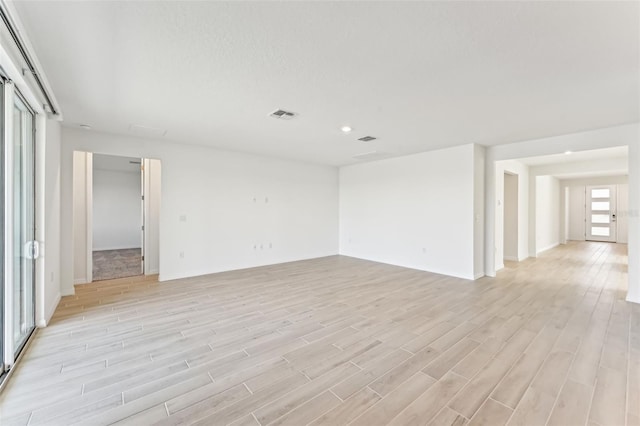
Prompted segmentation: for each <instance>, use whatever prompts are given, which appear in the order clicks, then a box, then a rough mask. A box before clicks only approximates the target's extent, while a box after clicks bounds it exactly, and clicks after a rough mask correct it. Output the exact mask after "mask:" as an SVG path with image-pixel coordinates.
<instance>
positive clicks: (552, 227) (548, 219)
mask: <svg viewBox="0 0 640 426" xmlns="http://www.w3.org/2000/svg"><path fill="white" fill-rule="evenodd" d="M558 244H560V181H559V180H558V179H557V178H555V177H553V176H537V177H536V254H537V253H541V252H543V251H545V250H549V249H551V248H553V247H556V246H557V245H558Z"/></svg>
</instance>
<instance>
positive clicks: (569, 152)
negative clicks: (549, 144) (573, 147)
mask: <svg viewBox="0 0 640 426" xmlns="http://www.w3.org/2000/svg"><path fill="white" fill-rule="evenodd" d="M570 154H572V152H571V151H565V152H564V155H570Z"/></svg>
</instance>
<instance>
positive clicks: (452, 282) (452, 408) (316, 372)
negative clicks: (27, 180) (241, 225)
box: [0, 243, 640, 426]
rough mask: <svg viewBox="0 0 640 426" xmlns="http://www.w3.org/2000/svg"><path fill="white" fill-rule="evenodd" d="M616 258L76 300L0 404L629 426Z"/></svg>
mask: <svg viewBox="0 0 640 426" xmlns="http://www.w3.org/2000/svg"><path fill="white" fill-rule="evenodd" d="M626 260H627V257H626V246H623V245H615V244H607V243H573V244H569V245H567V246H561V247H560V248H557V249H554V250H552V251H549V252H547V253H546V254H544V255H543V256H541V257H540V258H538V259H530V260H527V261H525V262H522V263H520V264H515V263H509V264H508V265H507V267H506V268H505V270H503V271H501V272H500V273H499V274H498V277H497V278H496V279H490V278H483V279H481V280H478V281H475V282H471V281H465V280H461V279H456V278H450V277H444V276H440V275H435V274H430V273H425V272H419V271H415V270H410V269H404V268H399V267H394V266H389V265H383V264H377V263H373V262H367V261H362V260H356V259H352V258H346V257H338V256H335V257H329V258H323V259H316V260H310V261H302V262H295V263H289V264H284V265H276V266H269V267H263V268H255V269H251V270H244V271H236V272H229V273H222V274H216V275H209V276H204V277H198V278H193V279H184V280H178V281H173V282H166V283H157V282H155V281H153V280H148V281H143V280H140V281H132V280H117V281H107V282H101V283H99V284H91V285H82V286H77V287H76V292H77V296H74V297H66V298H64V299H63V300H62V303H61V304H60V307H59V308H58V310H57V311H56V313H55V317H54V320H53V322H52V324H51V326H50V327H47V328H46V329H43V330H40V331H39V333H38V335H37V336H36V339H35V341H34V343H33V345H32V346H31V347H30V348H29V350H28V353H27V354H26V356H25V358H24V360H23V363H22V364H21V365H20V366H19V367H18V369H17V371H16V374H15V375H14V376H13V377H12V380H11V383H10V384H9V386H8V387H7V389H6V390H5V392H3V395H2V396H1V397H0V398H1V399H0V404H1V412H0V423H1V424H2V425H3V426H9V425H26V424H29V425H44V424H46V425H69V424H75V423H80V424H85V425H101V424H111V423H116V422H117V423H118V424H131V425H147V424H154V423H158V424H163V425H169V424H191V423H195V424H201V425H218V424H220V425H223V424H230V423H232V424H234V425H267V424H274V425H276V424H283V425H294V426H299V425H306V424H313V425H324V424H330V425H342V424H353V425H362V426H376V425H385V424H392V425H405V424H407V425H408V424H411V425H414V424H431V425H467V424H468V425H479V424H486V425H502V424H510V425H543V424H549V425H563V426H567V425H586V424H589V425H601V426H605V425H625V424H626V425H629V426H631V425H638V424H640V306H639V305H634V304H631V303H627V302H625V300H624V297H625V292H626V278H627V274H626Z"/></svg>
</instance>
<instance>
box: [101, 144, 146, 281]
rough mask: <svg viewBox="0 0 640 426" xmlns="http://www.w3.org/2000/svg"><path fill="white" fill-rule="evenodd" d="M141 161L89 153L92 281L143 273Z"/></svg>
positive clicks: (142, 181)
mask: <svg viewBox="0 0 640 426" xmlns="http://www.w3.org/2000/svg"><path fill="white" fill-rule="evenodd" d="M143 183H144V180H143V170H142V160H141V159H140V158H132V157H118V156H114V155H102V154H94V156H93V191H92V192H93V209H92V210H93V221H92V228H93V229H92V234H93V238H92V240H93V244H92V248H91V249H92V253H91V257H92V260H93V273H92V276H93V281H100V280H109V279H115V278H125V277H132V276H136V275H142V274H143V273H144V257H143V250H144V242H145V241H144V208H143V202H144V184H143Z"/></svg>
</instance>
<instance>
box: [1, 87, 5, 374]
mask: <svg viewBox="0 0 640 426" xmlns="http://www.w3.org/2000/svg"><path fill="white" fill-rule="evenodd" d="M4 85H5V83H4V79H3V78H2V76H0V181H2V185H0V376H2V374H3V373H4V372H5V370H6V368H5V364H4V361H5V353H4V348H5V343H4V342H5V339H6V329H5V318H4V314H5V309H4V300H5V281H4V279H5V277H4V247H5V244H4V220H5V219H4V216H5V215H4V194H5V187H4V186H5V179H4V169H5V167H4V151H5V149H4V148H5V145H4V96H5V95H4Z"/></svg>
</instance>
